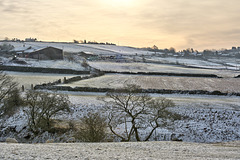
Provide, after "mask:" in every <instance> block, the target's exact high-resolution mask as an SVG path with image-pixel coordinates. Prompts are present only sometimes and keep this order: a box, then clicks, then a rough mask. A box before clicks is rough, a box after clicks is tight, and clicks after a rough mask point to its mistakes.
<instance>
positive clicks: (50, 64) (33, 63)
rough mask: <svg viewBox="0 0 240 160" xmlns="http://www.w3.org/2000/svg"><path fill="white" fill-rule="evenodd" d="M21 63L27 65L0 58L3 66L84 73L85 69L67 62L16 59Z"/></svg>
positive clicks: (74, 63) (78, 64)
mask: <svg viewBox="0 0 240 160" xmlns="http://www.w3.org/2000/svg"><path fill="white" fill-rule="evenodd" d="M18 59H19V60H21V61H25V62H26V63H27V64H26V65H23V64H17V63H12V62H10V60H11V59H8V58H3V57H2V58H1V62H2V63H3V64H4V65H9V66H26V67H40V68H57V69H72V70H79V71H85V70H87V68H85V67H83V66H82V65H81V63H80V62H79V63H77V62H72V61H68V60H40V61H39V60H36V59H31V58H18Z"/></svg>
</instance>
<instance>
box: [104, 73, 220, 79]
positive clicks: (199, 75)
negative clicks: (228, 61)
mask: <svg viewBox="0 0 240 160" xmlns="http://www.w3.org/2000/svg"><path fill="white" fill-rule="evenodd" d="M104 72H105V73H118V74H134V75H137V74H139V75H157V76H178V77H205V78H206V77H207V78H222V77H219V76H217V75H215V74H194V73H164V72H115V71H104Z"/></svg>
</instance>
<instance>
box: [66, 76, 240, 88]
mask: <svg viewBox="0 0 240 160" xmlns="http://www.w3.org/2000/svg"><path fill="white" fill-rule="evenodd" d="M124 84H136V85H139V86H140V87H141V88H143V89H169V90H207V91H216V90H217V91H221V92H240V85H239V80H238V79H236V78H196V77H167V76H145V75H124V74H106V75H104V76H101V77H97V78H92V79H87V80H81V81H77V82H73V83H71V84H63V86H71V87H94V88H121V87H123V86H124Z"/></svg>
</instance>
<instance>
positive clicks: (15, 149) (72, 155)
mask: <svg viewBox="0 0 240 160" xmlns="http://www.w3.org/2000/svg"><path fill="white" fill-rule="evenodd" d="M0 159H1V160H2V159H8V160H9V159H29V160H30V159H68V160H69V159H85V160H87V159H89V160H90V159H98V160H100V159H102V160H106V159H111V160H112V159H201V160H202V159H240V141H237V142H229V143H218V144H198V143H185V142H144V143H74V144H70V143H65V144H63V143H52V144H7V143H0Z"/></svg>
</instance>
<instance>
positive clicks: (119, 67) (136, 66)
mask: <svg viewBox="0 0 240 160" xmlns="http://www.w3.org/2000/svg"><path fill="white" fill-rule="evenodd" d="M88 63H89V65H90V66H92V67H93V68H97V69H99V70H102V71H116V72H163V73H189V74H216V75H218V76H222V77H234V76H236V75H238V74H240V72H239V71H227V70H214V69H200V68H188V67H182V66H177V65H169V64H153V63H118V62H101V61H99V62H95V61H93V62H88Z"/></svg>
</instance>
